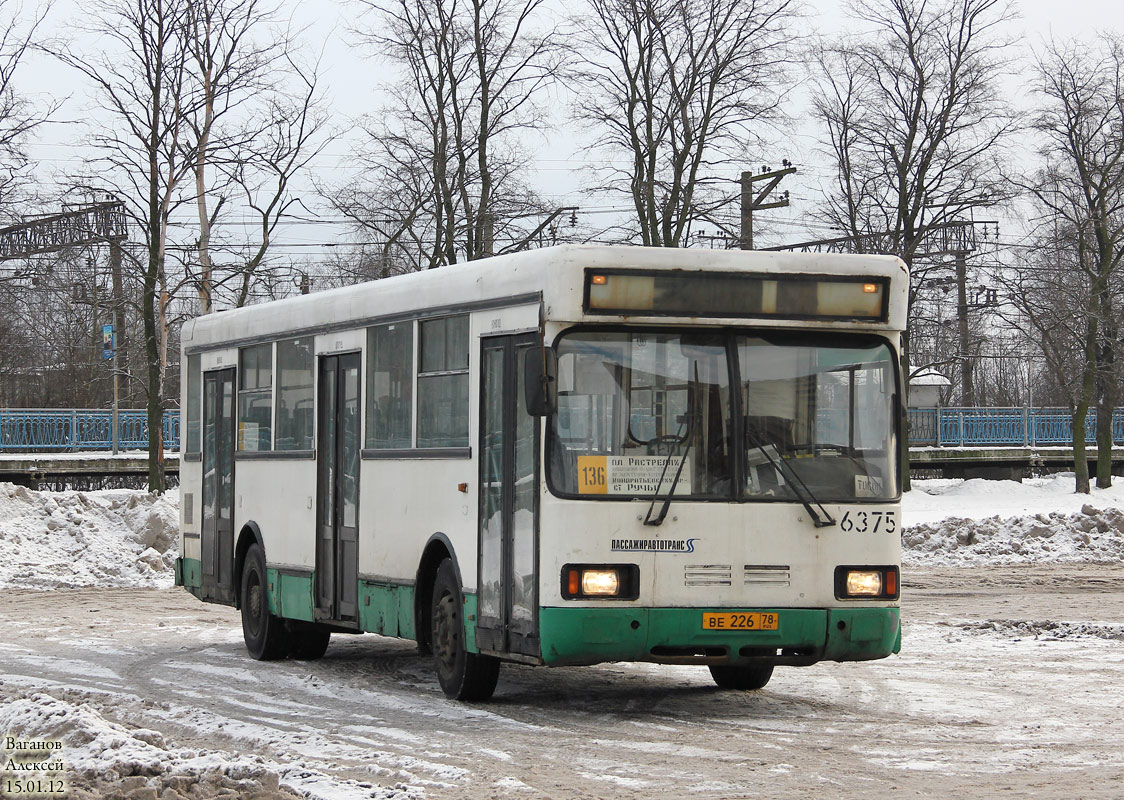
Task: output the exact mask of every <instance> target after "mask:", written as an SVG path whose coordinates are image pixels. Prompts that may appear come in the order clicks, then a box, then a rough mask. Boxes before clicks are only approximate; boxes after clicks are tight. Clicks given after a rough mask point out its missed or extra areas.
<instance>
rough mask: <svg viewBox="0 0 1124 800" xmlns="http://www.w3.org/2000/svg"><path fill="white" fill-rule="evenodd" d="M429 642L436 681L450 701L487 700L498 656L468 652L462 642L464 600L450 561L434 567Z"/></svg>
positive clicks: (493, 686)
mask: <svg viewBox="0 0 1124 800" xmlns="http://www.w3.org/2000/svg"><path fill="white" fill-rule="evenodd" d="M430 625H431V627H430V642H431V644H432V647H433V661H434V664H435V665H436V667H437V681H438V682H439V683H440V684H441V689H442V691H444V692H445V695H446V696H447V697H449V698H450V699H453V700H470V701H471V700H487V699H488V698H489V697H491V696H492V693H493V692H494V691H495V690H496V682H497V681H498V680H499V676H500V662H499V659H497V658H493V657H492V656H485V655H481V654H479V653H470V652H468V651H467V650H466V649H465V644H464V599H463V598H462V597H461V587H460V582H459V581H458V580H457V573H456V570H455V569H453V562H452V560H450V559H448V558H446V559H445V560H444V561H442V562H441V565H440V566H439V567H438V568H437V576H436V578H435V579H434V581H433V602H432V603H431V605H430Z"/></svg>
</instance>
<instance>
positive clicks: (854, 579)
mask: <svg viewBox="0 0 1124 800" xmlns="http://www.w3.org/2000/svg"><path fill="white" fill-rule="evenodd" d="M847 594H848V595H851V596H857V595H863V596H866V597H877V596H878V595H880V594H882V573H881V572H879V571H878V570H848V571H847Z"/></svg>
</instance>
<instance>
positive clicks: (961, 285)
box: [955, 250, 976, 406]
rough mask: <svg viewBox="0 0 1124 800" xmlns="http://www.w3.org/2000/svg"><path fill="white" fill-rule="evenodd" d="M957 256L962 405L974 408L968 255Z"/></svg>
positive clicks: (958, 254) (957, 305) (964, 253)
mask: <svg viewBox="0 0 1124 800" xmlns="http://www.w3.org/2000/svg"><path fill="white" fill-rule="evenodd" d="M955 256H956V332H957V335H958V337H959V339H960V348H959V349H960V405H962V406H974V405H975V404H976V391H975V387H974V386H973V385H972V366H973V364H972V358H971V357H970V356H969V355H968V353H969V350H970V349H971V339H970V331H969V330H968V254H967V253H966V252H965V251H963V250H958V251H957V252H956V253H955Z"/></svg>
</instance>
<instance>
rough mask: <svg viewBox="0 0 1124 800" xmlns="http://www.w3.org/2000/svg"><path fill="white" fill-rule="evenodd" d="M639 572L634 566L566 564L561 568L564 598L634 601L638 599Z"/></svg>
mask: <svg viewBox="0 0 1124 800" xmlns="http://www.w3.org/2000/svg"><path fill="white" fill-rule="evenodd" d="M639 586H640V568H639V567H637V566H636V565H635V564H567V565H566V566H564V567H563V568H562V596H563V597H564V598H566V599H567V600H577V599H581V598H590V599H603V600H635V599H636V598H637V597H638V596H639Z"/></svg>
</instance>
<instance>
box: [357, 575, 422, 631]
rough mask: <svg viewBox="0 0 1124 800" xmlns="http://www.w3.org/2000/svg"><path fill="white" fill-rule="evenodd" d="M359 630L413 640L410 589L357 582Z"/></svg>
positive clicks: (407, 587)
mask: <svg viewBox="0 0 1124 800" xmlns="http://www.w3.org/2000/svg"><path fill="white" fill-rule="evenodd" d="M359 627H360V628H361V629H362V630H365V631H369V632H370V633H381V634H382V635H383V636H400V637H402V638H404V639H416V638H417V637H416V636H415V635H414V633H415V632H414V587H413V586H404V585H400V584H393V583H377V582H373V581H359Z"/></svg>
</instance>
